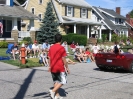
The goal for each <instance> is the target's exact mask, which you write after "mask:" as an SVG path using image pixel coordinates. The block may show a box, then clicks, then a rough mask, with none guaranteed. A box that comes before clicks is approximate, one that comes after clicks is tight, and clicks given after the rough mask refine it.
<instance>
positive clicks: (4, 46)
mask: <svg viewBox="0 0 133 99" xmlns="http://www.w3.org/2000/svg"><path fill="white" fill-rule="evenodd" d="M7 46H8V42H6V41H2V42H0V48H7Z"/></svg>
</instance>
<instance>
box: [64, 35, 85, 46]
mask: <svg viewBox="0 0 133 99" xmlns="http://www.w3.org/2000/svg"><path fill="white" fill-rule="evenodd" d="M62 40H63V41H67V43H68V44H69V45H70V44H71V43H72V42H73V41H74V42H75V43H77V42H78V44H79V45H84V46H85V45H86V44H87V37H86V36H85V35H79V34H74V33H70V34H67V35H63V39H62Z"/></svg>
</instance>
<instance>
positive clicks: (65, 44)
mask: <svg viewBox="0 0 133 99" xmlns="http://www.w3.org/2000/svg"><path fill="white" fill-rule="evenodd" d="M62 46H63V47H64V48H65V50H66V53H69V52H68V45H67V42H66V41H64V42H63V43H62Z"/></svg>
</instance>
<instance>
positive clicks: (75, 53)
mask: <svg viewBox="0 0 133 99" xmlns="http://www.w3.org/2000/svg"><path fill="white" fill-rule="evenodd" d="M74 59H76V60H78V61H79V62H80V63H82V61H84V60H83V56H82V55H81V53H80V50H79V48H76V51H75V52H74Z"/></svg>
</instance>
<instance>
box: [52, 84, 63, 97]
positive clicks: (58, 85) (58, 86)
mask: <svg viewBox="0 0 133 99" xmlns="http://www.w3.org/2000/svg"><path fill="white" fill-rule="evenodd" d="M62 85H63V84H60V83H55V84H54V89H53V90H52V91H53V92H55V96H60V95H59V92H58V90H59V89H60V88H61V87H62Z"/></svg>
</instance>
